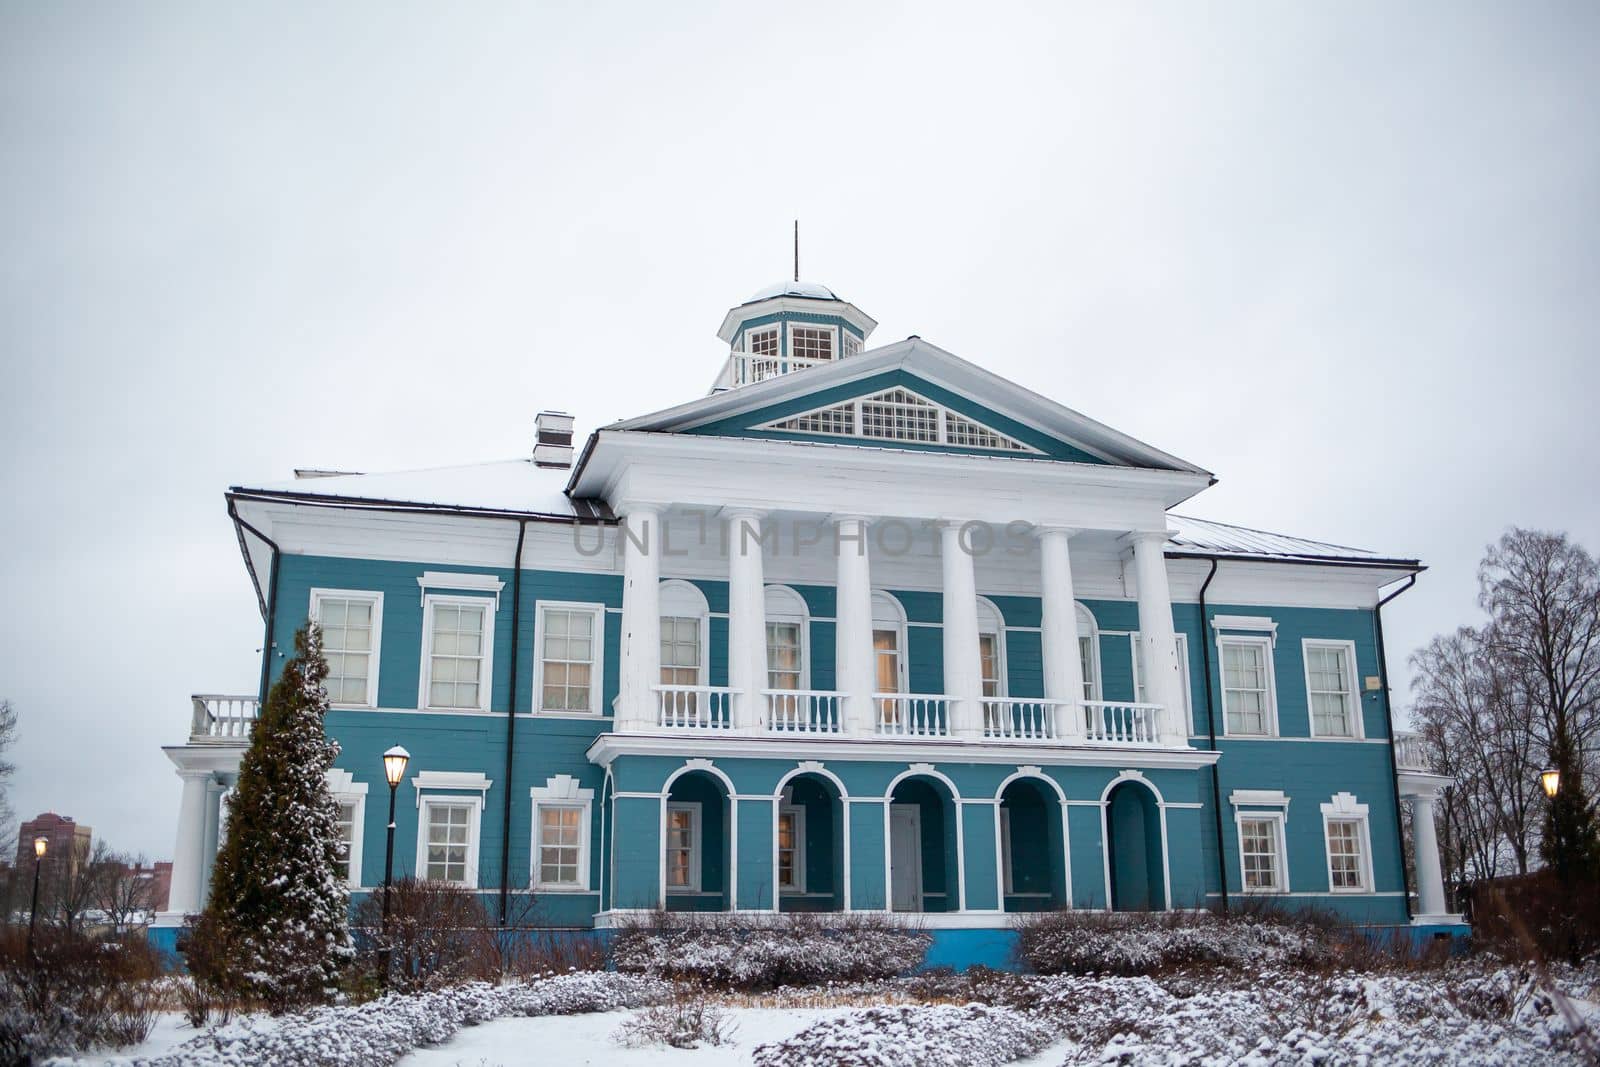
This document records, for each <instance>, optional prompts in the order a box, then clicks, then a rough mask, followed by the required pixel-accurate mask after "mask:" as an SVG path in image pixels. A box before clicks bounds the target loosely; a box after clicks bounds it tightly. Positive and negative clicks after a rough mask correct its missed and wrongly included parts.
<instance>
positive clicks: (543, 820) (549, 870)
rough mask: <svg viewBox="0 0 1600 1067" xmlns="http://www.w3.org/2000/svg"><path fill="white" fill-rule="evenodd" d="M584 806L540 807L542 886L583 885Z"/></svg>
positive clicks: (540, 880)
mask: <svg viewBox="0 0 1600 1067" xmlns="http://www.w3.org/2000/svg"><path fill="white" fill-rule="evenodd" d="M583 810H584V809H583V807H582V806H581V805H566V804H541V805H539V877H538V881H539V884H540V885H546V886H559V887H565V888H569V889H571V888H577V887H578V886H580V885H582V884H583V882H582V877H581V870H580V866H581V861H582V855H583V829H584V827H583Z"/></svg>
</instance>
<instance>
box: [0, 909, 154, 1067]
mask: <svg viewBox="0 0 1600 1067" xmlns="http://www.w3.org/2000/svg"><path fill="white" fill-rule="evenodd" d="M23 933H24V931H21V930H7V931H5V935H4V936H3V937H0V1063H30V1062H34V1061H35V1060H36V1059H38V1058H42V1057H44V1056H48V1055H56V1054H66V1053H70V1052H86V1051H89V1050H91V1049H96V1048H105V1047H110V1048H123V1047H126V1046H128V1045H134V1044H138V1043H139V1042H140V1041H143V1040H144V1039H145V1037H146V1036H147V1035H148V1034H149V1033H150V1028H151V1025H152V1024H153V1023H154V1021H155V1013H156V1007H157V1004H158V1002H159V1000H160V997H161V989H160V988H159V987H158V985H157V976H158V975H159V974H160V970H161V964H160V959H159V958H158V956H157V955H156V952H155V950H154V949H152V948H151V947H150V945H149V943H148V942H147V941H146V940H145V939H144V938H143V937H138V936H134V937H129V938H126V939H112V940H100V939H96V938H91V937H85V936H83V935H82V934H81V933H76V932H72V931H67V930H56V929H52V930H48V931H41V932H40V934H39V936H38V938H37V940H36V941H35V944H34V947H33V951H32V953H31V954H30V953H28V951H27V949H26V947H25V942H24V939H23V936H22V935H23Z"/></svg>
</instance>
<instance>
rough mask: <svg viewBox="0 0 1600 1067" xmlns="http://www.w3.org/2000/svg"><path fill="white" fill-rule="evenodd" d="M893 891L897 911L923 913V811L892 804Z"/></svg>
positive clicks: (910, 806) (892, 904)
mask: <svg viewBox="0 0 1600 1067" xmlns="http://www.w3.org/2000/svg"><path fill="white" fill-rule="evenodd" d="M889 888H890V905H891V907H893V909H894V910H895V911H921V910H922V809H921V808H920V807H918V806H917V805H916V804H891V805H889Z"/></svg>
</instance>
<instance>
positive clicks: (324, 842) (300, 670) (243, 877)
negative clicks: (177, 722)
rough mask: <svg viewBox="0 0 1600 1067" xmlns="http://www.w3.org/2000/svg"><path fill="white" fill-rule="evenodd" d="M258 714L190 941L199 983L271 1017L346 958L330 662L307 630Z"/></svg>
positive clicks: (300, 1000) (322, 991) (308, 995)
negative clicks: (197, 949) (329, 719)
mask: <svg viewBox="0 0 1600 1067" xmlns="http://www.w3.org/2000/svg"><path fill="white" fill-rule="evenodd" d="M294 645H295V656H294V658H293V659H291V660H290V661H289V662H288V664H287V665H286V666H285V667H284V670H283V675H282V676H281V677H280V678H279V679H278V681H277V683H276V684H275V685H273V687H272V691H271V693H270V694H269V695H268V697H267V703H266V706H265V707H263V708H262V709H261V714H260V717H259V718H258V719H257V721H256V725H255V729H254V731H253V733H252V734H251V737H250V747H249V748H248V749H247V750H246V751H245V754H244V758H243V760H242V761H241V762H240V764H239V780H238V785H237V787H236V788H235V790H234V792H233V794H232V796H230V797H229V799H228V829H227V841H226V843H225V844H224V845H223V847H222V849H221V851H220V852H218V854H217V859H216V864H215V866H214V867H213V868H212V873H211V896H210V898H209V902H208V904H207V905H206V911H205V914H204V915H203V916H202V917H201V919H200V923H199V927H198V928H197V929H196V931H195V936H196V937H197V938H198V939H202V940H203V941H204V943H205V945H206V951H205V956H206V958H207V960H208V963H207V965H206V966H205V968H204V969H205V970H206V971H207V972H209V973H206V974H203V975H200V976H199V977H202V978H204V979H208V980H210V981H212V982H214V983H216V984H217V985H218V986H219V987H221V988H224V989H227V990H229V991H231V992H234V993H237V994H241V995H244V996H248V997H251V998H254V999H259V1000H260V1001H262V1002H264V1003H265V1004H266V1005H267V1006H268V1007H270V1008H272V1009H273V1010H275V1011H279V1010H284V1009H287V1008H291V1007H295V1006H297V1005H301V1004H306V1003H311V1002H314V1001H318V1000H323V999H326V998H327V996H328V995H329V994H330V993H331V992H332V990H333V987H334V983H335V980H336V979H337V977H338V974H339V971H340V970H341V969H342V968H343V967H344V965H345V964H346V963H348V962H349V960H350V959H351V957H352V955H353V953H354V949H353V946H352V943H351V940H350V931H349V903H350V894H349V889H348V888H347V886H346V885H345V883H344V881H343V880H342V879H340V878H339V877H338V876H337V874H336V869H335V864H336V862H337V859H338V833H337V828H336V822H337V808H336V806H335V804H334V800H333V796H332V794H330V793H329V792H328V783H327V777H326V775H327V772H328V770H329V768H331V767H332V766H333V761H334V758H335V757H336V756H337V755H338V753H339V746H338V745H337V744H336V743H335V742H333V741H331V740H329V739H328V737H327V735H326V734H325V733H324V732H323V715H324V714H325V713H326V712H327V710H328V695H327V692H326V690H324V689H323V685H322V683H323V679H325V678H326V677H327V674H328V664H327V661H326V660H325V659H324V658H323V654H322V631H321V629H320V628H319V627H318V626H317V625H316V624H315V623H307V624H306V626H305V628H303V629H301V630H300V631H299V632H298V633H296V634H295V637H294Z"/></svg>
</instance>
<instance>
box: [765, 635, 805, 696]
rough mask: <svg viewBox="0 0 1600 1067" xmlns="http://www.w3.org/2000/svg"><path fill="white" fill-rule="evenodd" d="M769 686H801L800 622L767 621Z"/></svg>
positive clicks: (788, 687)
mask: <svg viewBox="0 0 1600 1067" xmlns="http://www.w3.org/2000/svg"><path fill="white" fill-rule="evenodd" d="M767 688H768V689H799V688H800V624H799V623H797V622H769V623H767Z"/></svg>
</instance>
